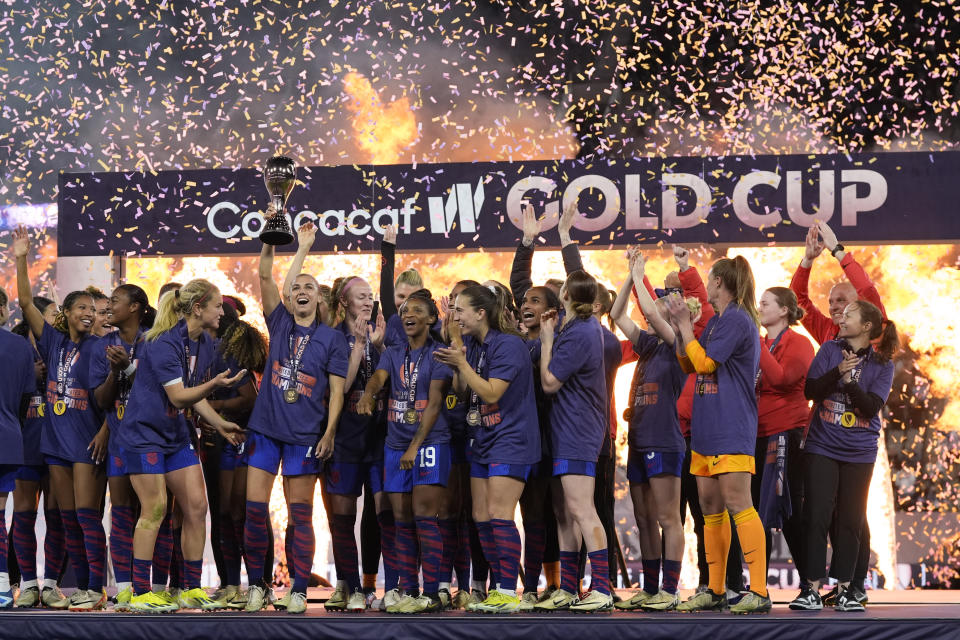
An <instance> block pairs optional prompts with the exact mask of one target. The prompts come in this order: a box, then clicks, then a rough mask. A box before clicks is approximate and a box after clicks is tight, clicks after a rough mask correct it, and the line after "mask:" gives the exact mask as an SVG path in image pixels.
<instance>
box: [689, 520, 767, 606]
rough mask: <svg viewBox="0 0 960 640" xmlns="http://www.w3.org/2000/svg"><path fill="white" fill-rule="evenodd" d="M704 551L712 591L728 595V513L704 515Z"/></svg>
mask: <svg viewBox="0 0 960 640" xmlns="http://www.w3.org/2000/svg"><path fill="white" fill-rule="evenodd" d="M703 550H704V553H706V556H707V566H708V567H709V576H710V577H709V582H708V584H709V587H710V591H712V592H713V593H714V594H716V595H723V594H724V593H726V589H725V588H724V584H725V583H726V579H727V555H728V553H729V552H730V518H729V517H727V512H726V511H721V512H720V513H711V514H706V513H705V514H703ZM764 584H766V580H764Z"/></svg>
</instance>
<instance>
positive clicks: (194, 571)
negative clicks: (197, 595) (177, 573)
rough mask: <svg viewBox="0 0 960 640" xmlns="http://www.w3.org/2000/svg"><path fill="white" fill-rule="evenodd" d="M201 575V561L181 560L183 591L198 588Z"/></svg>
mask: <svg viewBox="0 0 960 640" xmlns="http://www.w3.org/2000/svg"><path fill="white" fill-rule="evenodd" d="M201 573H203V559H200V560H187V559H186V558H184V560H183V590H184V591H190V590H191V589H199V588H200V574H201Z"/></svg>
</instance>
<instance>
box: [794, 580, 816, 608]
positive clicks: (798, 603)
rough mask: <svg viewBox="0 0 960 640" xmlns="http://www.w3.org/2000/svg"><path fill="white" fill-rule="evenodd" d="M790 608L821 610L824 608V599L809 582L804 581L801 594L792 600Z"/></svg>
mask: <svg viewBox="0 0 960 640" xmlns="http://www.w3.org/2000/svg"><path fill="white" fill-rule="evenodd" d="M790 608H791V609H793V610H794V611H820V610H821V609H823V599H821V598H820V594H819V593H818V592H817V591H816V589H814V588H813V587H812V586H810V583H809V582H804V583H803V584H801V585H800V595H798V596H797V597H796V598H794V599H793V601H792V602H790Z"/></svg>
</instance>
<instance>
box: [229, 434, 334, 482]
mask: <svg viewBox="0 0 960 640" xmlns="http://www.w3.org/2000/svg"><path fill="white" fill-rule="evenodd" d="M244 455H245V457H246V460H247V465H248V466H251V467H255V468H257V469H260V470H262V471H266V472H267V473H269V474H270V475H273V476H275V475H277V472H278V471H280V472H281V475H284V476H306V475H312V474H315V473H320V469H321V467H322V464H321V463H320V459H319V458H317V456H316V448H314V447H313V446H312V445H310V446H307V445H302V444H289V443H286V442H281V441H279V440H277V439H275V438H271V437H270V436H265V435H263V434H262V433H257V432H256V431H251V432H250V437H248V438H247V441H246V442H245V443H244ZM281 463H282V464H283V468H282V469H281Z"/></svg>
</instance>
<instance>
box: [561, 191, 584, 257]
mask: <svg viewBox="0 0 960 640" xmlns="http://www.w3.org/2000/svg"><path fill="white" fill-rule="evenodd" d="M577 213H579V210H578V209H577V199H576V198H574V199H573V200H571V201H570V204H568V205H567V208H566V209H564V210H563V215H561V216H560V222H559V223H557V231H558V232H560V244H561V245H564V246H566V245H568V244H570V242H571V241H570V229H572V228H573V218H574V216H576V215H577Z"/></svg>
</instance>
